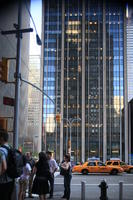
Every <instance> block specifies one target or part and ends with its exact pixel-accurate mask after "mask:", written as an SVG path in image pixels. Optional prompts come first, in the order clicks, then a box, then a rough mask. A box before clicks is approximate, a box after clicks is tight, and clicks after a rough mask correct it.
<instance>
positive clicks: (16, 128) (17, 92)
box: [13, 0, 22, 148]
mask: <svg viewBox="0 0 133 200" xmlns="http://www.w3.org/2000/svg"><path fill="white" fill-rule="evenodd" d="M21 15H22V5H21V0H19V5H18V25H17V27H16V29H17V30H20V28H21V21H22V20H21V17H22V16H21ZM16 37H17V57H16V73H15V78H16V80H15V107H14V134H13V147H14V148H18V131H19V98H20V66H21V39H22V33H21V32H18V33H17V34H16Z"/></svg>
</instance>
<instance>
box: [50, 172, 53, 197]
mask: <svg viewBox="0 0 133 200" xmlns="http://www.w3.org/2000/svg"><path fill="white" fill-rule="evenodd" d="M49 183H50V196H53V193H54V174H51V177H50V179H49Z"/></svg>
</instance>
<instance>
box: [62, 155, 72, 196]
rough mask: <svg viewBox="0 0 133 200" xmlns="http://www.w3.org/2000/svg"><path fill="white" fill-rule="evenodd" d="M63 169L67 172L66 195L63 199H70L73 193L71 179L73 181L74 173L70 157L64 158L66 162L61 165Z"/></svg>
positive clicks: (65, 181)
mask: <svg viewBox="0 0 133 200" xmlns="http://www.w3.org/2000/svg"><path fill="white" fill-rule="evenodd" d="M61 167H62V168H63V169H64V170H66V172H65V173H64V175H63V176H64V195H63V197H62V198H63V199H67V200H69V199H70V193H71V187H70V186H71V179H72V171H71V163H70V155H69V154H66V155H65V156H64V162H62V163H61Z"/></svg>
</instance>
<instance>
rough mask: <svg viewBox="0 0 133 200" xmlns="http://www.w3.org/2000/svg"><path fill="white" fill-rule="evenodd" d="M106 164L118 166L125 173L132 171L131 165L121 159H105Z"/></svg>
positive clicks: (132, 166)
mask: <svg viewBox="0 0 133 200" xmlns="http://www.w3.org/2000/svg"><path fill="white" fill-rule="evenodd" d="M106 165H108V166H119V167H122V168H123V170H124V171H125V172H127V173H133V165H128V164H126V163H125V162H123V161H121V160H107V161H106Z"/></svg>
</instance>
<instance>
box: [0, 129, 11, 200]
mask: <svg viewBox="0 0 133 200" xmlns="http://www.w3.org/2000/svg"><path fill="white" fill-rule="evenodd" d="M0 145H1V147H0V154H1V159H2V161H1V162H2V168H1V175H0V199H2V200H11V196H12V193H13V189H14V179H12V178H10V177H9V176H8V175H7V173H6V170H7V158H8V150H7V149H6V148H4V147H2V146H7V147H8V148H10V146H9V145H8V132H7V131H6V130H3V129H0Z"/></svg>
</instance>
